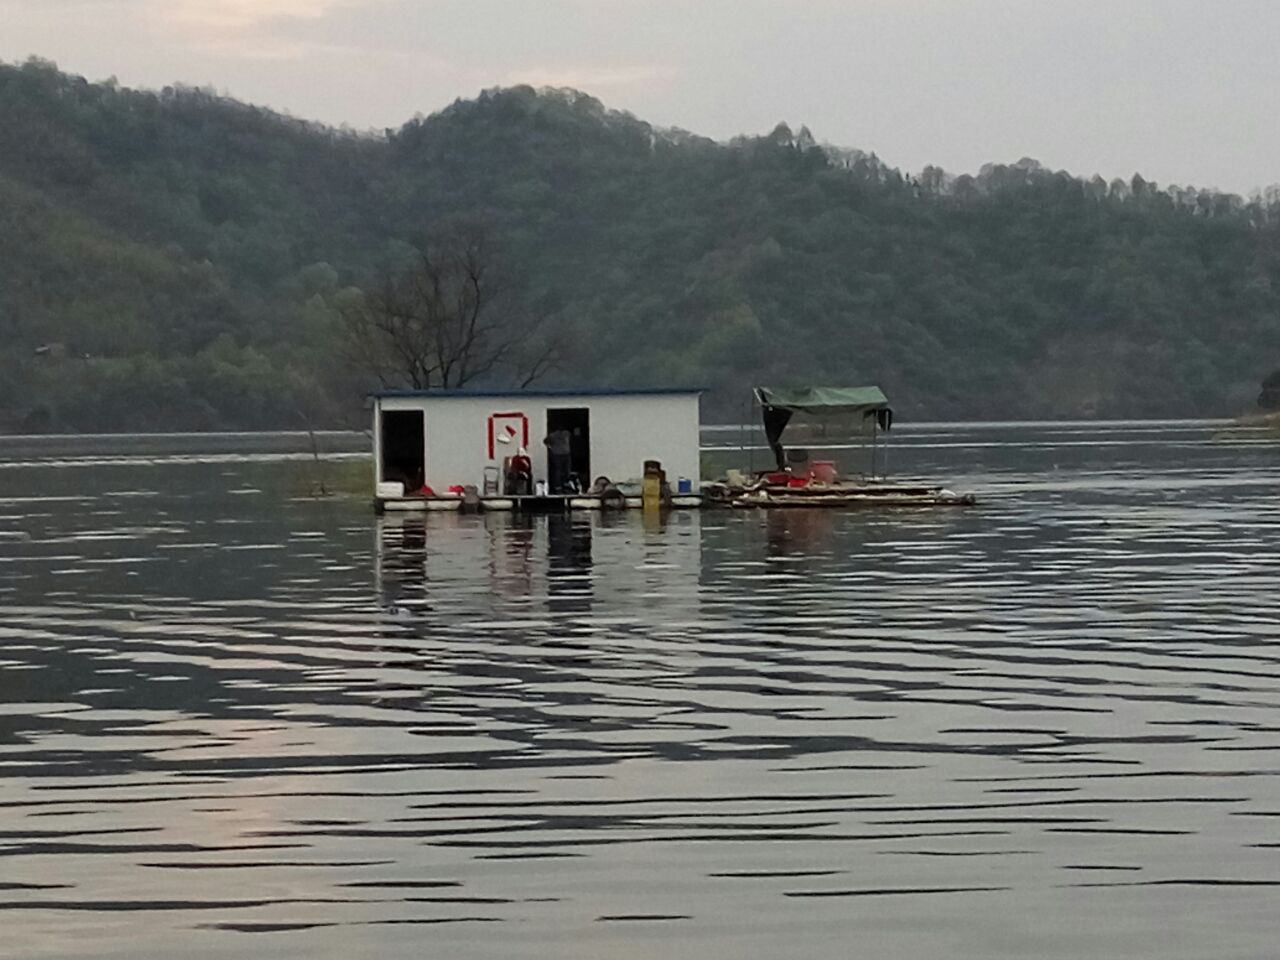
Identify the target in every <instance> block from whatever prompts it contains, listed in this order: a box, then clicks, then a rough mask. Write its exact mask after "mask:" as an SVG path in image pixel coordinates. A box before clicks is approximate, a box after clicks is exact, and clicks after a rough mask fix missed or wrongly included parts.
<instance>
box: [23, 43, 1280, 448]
mask: <svg viewBox="0 0 1280 960" xmlns="http://www.w3.org/2000/svg"><path fill="white" fill-rule="evenodd" d="M462 218H465V219H467V220H469V221H475V222H483V223H484V224H485V225H486V229H487V230H488V231H489V234H490V235H491V236H492V237H494V238H495V239H496V241H497V246H498V248H499V251H500V259H501V263H502V265H503V267H504V269H505V270H506V272H507V275H508V276H509V277H510V278H511V281H512V282H513V283H514V284H515V286H516V290H517V292H518V296H519V298H520V299H521V301H522V302H523V303H524V304H526V305H527V307H528V308H529V311H530V313H531V314H536V315H538V316H541V317H546V318H550V320H551V322H553V323H554V324H555V326H556V329H557V330H558V331H559V333H560V336H561V338H562V342H563V343H564V344H565V345H566V348H565V350H564V355H563V358H562V361H561V364H560V367H559V369H558V370H556V371H555V372H553V374H552V375H551V376H550V378H549V380H548V381H547V382H548V383H553V384H554V383H557V382H558V383H562V384H587V385H635V384H644V385H652V384H701V385H705V386H708V387H711V388H713V393H712V395H711V396H710V397H709V400H708V403H707V405H706V411H707V413H708V415H710V416H711V417H712V418H714V419H732V418H733V417H735V416H736V415H738V413H739V412H740V410H741V408H742V403H743V400H744V399H745V396H746V389H747V387H749V386H750V385H751V384H753V383H757V382H779V383H784V382H792V383H817V382H829V383H863V382H875V383H879V384H880V385H881V386H883V387H884V389H885V390H886V392H887V393H888V394H889V395H890V397H891V398H892V399H893V400H894V401H895V403H896V405H897V406H898V408H899V410H900V412H901V415H902V416H905V417H910V418H922V417H930V418H938V417H943V418H1001V419H1005V418H1027V417H1069V416H1108V417H1109V416H1180V415H1198V414H1231V413H1236V412H1239V411H1241V410H1244V409H1246V408H1248V407H1249V406H1250V405H1252V404H1253V403H1254V401H1255V399H1256V397H1257V395H1258V389H1259V386H1258V385H1259V383H1260V381H1261V380H1262V378H1263V377H1264V376H1265V375H1266V374H1267V373H1268V372H1269V371H1271V370H1272V369H1274V368H1275V367H1277V366H1278V365H1280V204H1277V203H1276V202H1275V201H1274V198H1273V199H1272V200H1271V201H1270V202H1268V200H1267V199H1255V200H1251V201H1245V200H1242V199H1240V198H1238V197H1234V196H1228V195H1221V194H1214V193H1209V192H1202V191H1196V190H1192V189H1185V190H1184V189H1179V188H1163V187H1162V188H1157V187H1156V185H1154V184H1148V183H1144V182H1143V181H1142V179H1141V178H1140V177H1134V178H1133V179H1132V180H1130V181H1119V180H1117V181H1113V182H1111V183H1106V182H1103V181H1101V180H1099V179H1096V178H1095V179H1094V180H1081V179H1076V178H1073V177H1071V176H1069V175H1067V174H1065V173H1057V172H1053V171H1050V170H1047V169H1044V168H1042V167H1040V166H1039V165H1038V164H1036V163H1034V162H1032V161H1027V160H1024V161H1020V162H1018V163H1016V164H1013V165H1010V166H990V167H987V168H984V169H983V170H982V171H981V172H980V173H979V174H977V175H974V176H959V177H951V176H948V175H947V174H945V173H943V172H942V171H940V170H937V169H933V168H928V169H926V170H925V171H923V172H922V173H921V174H919V175H914V174H913V175H909V176H908V175H904V174H901V173H899V172H898V171H896V170H893V169H890V168H888V167H886V166H885V165H883V164H882V163H880V162H879V161H878V160H877V159H876V158H875V156H874V155H865V154H861V153H858V152H856V151H843V150H838V149H833V148H830V147H824V146H821V145H819V144H818V143H816V142H815V141H814V138H813V137H812V136H811V135H810V134H809V133H808V131H807V130H803V129H802V130H800V131H799V132H798V133H796V132H793V131H791V130H790V129H788V128H786V127H785V126H780V127H779V128H778V129H777V130H775V131H774V132H773V133H771V134H770V135H768V136H764V137H754V138H741V139H739V140H735V141H733V142H732V143H728V144H722V143H716V142H713V141H710V140H706V139H702V138H699V137H697V136H694V135H691V134H687V133H683V132H679V131H670V130H661V129H658V128H655V127H652V126H650V125H649V124H646V123H644V122H642V121H640V120H637V119H635V118H633V117H631V116H629V115H626V114H620V113H616V112H611V111H608V110H606V109H605V108H604V107H603V106H602V105H601V104H600V103H599V102H598V101H596V100H594V99H592V98H591V97H589V96H586V95H584V94H580V93H576V92H570V91H543V92H535V91H533V90H531V89H528V88H513V89H507V90H499V91H493V92H489V93H485V94H483V95H481V96H480V97H479V98H478V99H477V100H474V101H462V102H458V103H455V104H454V105H452V106H450V107H449V108H447V109H445V110H443V111H441V112H439V113H436V114H434V115H432V116H430V117H426V118H422V119H416V120H413V121H411V122H409V123H408V124H406V125H405V126H404V127H403V128H401V129H399V130H391V131H386V132H385V133H384V134H380V135H372V134H360V135H357V134H354V133H351V132H348V131H338V130H333V129H329V128H325V127H322V126H319V125H316V124H311V123H306V122H303V121H299V120H295V119H292V118H289V117H284V116H280V115H278V114H275V113H272V112H270V111H267V110H262V109H258V108H254V107H251V106H247V105H244V104H241V103H238V102H235V101H232V100H229V99H226V98H223V97H219V96H217V95H214V94H212V93H210V92H207V91H202V90H195V89H167V90H164V91H162V92H158V93H150V92H135V91H129V90H124V89H121V88H119V87H117V86H115V85H110V84H108V85H94V84H89V83H86V82H85V81H84V80H82V79H80V78H78V77H73V76H68V75H65V74H63V73H60V72H58V71H57V70H56V69H55V68H54V67H52V66H51V65H48V64H44V63H39V62H31V63H28V64H25V65H22V66H0V429H9V430H19V429H35V430H54V429H78V430H121V429H165V430H176V429H203V428H233V427H244V428H251V427H274V426H298V425H301V424H303V423H305V422H311V423H314V424H317V425H338V424H341V423H350V422H360V418H361V417H362V403H361V399H360V397H361V393H362V391H363V389H364V388H365V387H367V386H368V385H369V384H368V383H367V381H366V380H365V379H364V378H363V377H362V375H361V373H360V371H359V370H357V369H355V368H354V367H353V366H352V364H351V362H350V361H349V359H348V358H347V355H346V353H345V352H344V350H343V349H341V344H342V340H343V337H342V320H341V316H342V309H343V304H344V302H347V301H350V300H351V298H355V297H358V296H359V293H358V291H359V290H361V289H371V288H372V287H374V286H376V285H377V284H378V283H379V282H380V280H381V278H382V277H383V276H384V275H385V274H386V272H387V271H388V270H391V269H393V268H395V267H396V266H397V265H399V264H401V263H403V262H404V261H405V260H406V258H407V257H408V256H409V255H410V254H411V253H412V251H413V245H414V244H416V243H422V242H424V241H425V240H426V239H429V238H430V237H431V236H432V233H433V230H435V229H436V228H437V226H438V225H440V224H443V223H446V222H451V221H457V220H459V219H462Z"/></svg>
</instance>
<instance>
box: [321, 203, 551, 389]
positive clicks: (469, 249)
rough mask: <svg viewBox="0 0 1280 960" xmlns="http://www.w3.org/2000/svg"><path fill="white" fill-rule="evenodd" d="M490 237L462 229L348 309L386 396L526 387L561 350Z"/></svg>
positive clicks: (360, 352)
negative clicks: (492, 385) (393, 390)
mask: <svg viewBox="0 0 1280 960" xmlns="http://www.w3.org/2000/svg"><path fill="white" fill-rule="evenodd" d="M512 300H513V298H512V296H511V291H510V290H509V289H508V288H507V286H506V284H505V283H504V281H503V279H502V278H501V277H500V275H499V271H498V268H497V266H496V260H495V257H494V256H493V253H492V250H491V248H490V245H489V243H488V242H487V239H486V237H485V234H484V232H483V231H482V230H479V229H477V228H456V229H453V230H451V231H448V232H447V233H444V234H443V235H442V237H441V239H439V240H437V241H435V242H432V243H428V244H426V245H423V246H421V247H419V249H418V250H417V253H416V257H415V260H414V262H413V263H412V264H411V265H410V266H409V267H408V268H407V269H405V270H404V271H403V272H401V273H398V274H394V275H389V276H388V277H387V278H386V279H385V280H384V281H383V283H382V285H381V286H380V287H379V288H378V289H377V290H375V291H373V292H371V293H366V294H365V295H364V297H363V298H361V299H360V300H359V301H356V302H354V303H352V304H350V305H349V306H348V308H347V309H346V310H344V314H343V315H344V319H345V321H346V326H347V332H348V335H349V340H350V345H351V348H352V351H353V353H354V355H355V358H356V360H357V361H358V362H359V363H360V364H361V365H362V366H364V367H365V368H366V369H367V370H368V371H369V372H370V373H371V374H373V375H374V376H376V377H377V378H378V381H379V382H380V383H381V384H382V385H383V386H384V387H411V388H413V389H415V390H431V389H456V388H458V387H463V386H466V385H467V384H468V383H471V382H472V381H475V380H485V379H488V380H498V379H501V380H505V381H508V382H514V383H517V384H519V385H520V386H521V387H527V386H529V385H530V384H531V383H533V382H534V381H535V380H537V379H539V378H540V377H542V376H545V375H546V374H547V373H548V372H549V371H550V370H551V369H553V368H554V366H555V364H556V362H557V359H558V355H559V351H558V349H557V344H556V342H555V340H554V339H553V338H552V337H549V336H547V335H546V332H545V331H544V330H543V327H544V326H545V325H544V324H543V322H542V319H541V318H540V317H537V316H534V315H531V314H530V313H528V312H527V311H525V310H521V309H519V308H518V307H517V306H515V305H514V304H513V302H512Z"/></svg>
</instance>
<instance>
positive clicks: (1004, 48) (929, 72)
mask: <svg viewBox="0 0 1280 960" xmlns="http://www.w3.org/2000/svg"><path fill="white" fill-rule="evenodd" d="M1277 41H1280V2H1277V0H1012V2H1011V0H0V59H4V60H9V61H17V60H22V59H25V58H26V57H27V56H29V55H33V54H34V55H38V56H41V57H45V58H47V59H51V60H55V61H57V63H58V64H59V66H61V67H62V68H63V69H64V70H67V71H69V72H73V73H80V74H83V75H85V76H87V77H89V78H90V79H105V78H107V77H109V76H112V75H114V76H116V77H117V78H118V79H119V80H120V82H121V83H124V84H127V85H130V86H145V87H153V88H158V87H162V86H165V85H166V84H169V83H172V82H174V81H181V82H184V83H190V84H199V85H210V86H213V87H216V88H218V89H219V90H223V91H226V92H228V93H230V94H233V95H234V96H237V97H239V98H241V99H244V100H248V101H252V102H254V103H259V104H265V105H268V106H271V107H274V108H276V109H280V110H286V111H288V112H290V113H292V114H294V115H296V116H300V117H306V118H309V119H317V120H323V121H326V122H329V123H335V124H338V123H346V124H350V125H351V126H354V127H357V128H382V127H388V126H399V125H400V124H401V123H403V122H404V121H405V120H407V119H408V118H409V117H411V116H413V115H414V114H415V113H431V112H433V111H435V110H438V109H440V108H441V107H443V106H445V105H447V104H448V103H450V102H451V101H452V100H454V99H455V98H457V97H471V96H474V95H475V94H476V93H477V92H479V91H480V90H482V89H484V88H486V87H491V86H497V85H509V84H514V83H531V84H534V85H538V86H541V85H553V86H572V87H577V88H579V89H582V90H585V91H587V92H588V93H591V94H593V95H595V96H597V97H599V98H600V99H602V100H603V101H604V102H605V103H606V104H608V105H609V106H611V107H617V108H620V109H625V110H629V111H631V112H632V113H635V114H636V115H637V116H639V117H641V118H642V119H645V120H648V121H650V122H652V123H655V124H659V125H663V126H678V127H683V128H685V129H687V130H692V131H694V132H696V133H701V134H706V135H708V136H713V137H716V138H719V139H724V138H727V137H730V136H733V135H734V134H737V133H743V132H746V133H765V132H767V131H768V130H770V129H772V127H773V126H774V125H775V124H776V123H777V122H778V121H780V120H786V121H787V122H789V123H790V124H792V126H794V127H798V126H799V125H800V124H807V125H808V126H809V127H810V129H811V130H812V131H813V133H814V135H815V136H816V137H817V138H818V139H819V140H820V141H829V142H832V143H837V144H840V145H842V146H851V147H860V148H862V149H864V150H874V151H876V152H877V153H879V154H880V156H881V157H882V158H883V159H885V160H886V161H888V162H889V163H891V164H893V165H895V166H900V167H903V168H904V169H907V170H912V171H914V170H919V169H920V168H921V167H922V166H924V165H925V164H926V163H934V164H939V165H941V166H943V167H945V168H947V169H948V170H950V171H953V172H957V173H959V172H965V171H975V170H977V168H978V167H980V166H981V165H982V164H983V163H985V162H988V161H1004V162H1009V161H1013V160H1017V159H1018V158H1020V157H1024V156H1031V157H1035V158H1037V159H1038V160H1040V161H1041V162H1043V163H1045V164H1046V165H1048V166H1050V167H1054V168H1065V169H1068V170H1070V171H1071V172H1073V173H1077V174H1084V175H1089V174H1093V173H1095V172H1098V173H1102V174H1103V175H1104V176H1106V177H1108V178H1110V177H1113V176H1124V177H1128V176H1130V175H1132V174H1133V173H1134V172H1135V171H1141V172H1142V174H1143V175H1144V176H1145V177H1147V179H1149V180H1150V179H1154V180H1157V181H1159V182H1160V183H1179V184H1191V183H1193V184H1195V185H1197V186H1219V187H1221V188H1223V189H1228V190H1233V191H1237V192H1242V193H1244V192H1248V191H1249V190H1251V189H1253V188H1255V187H1260V186H1265V185H1267V184H1271V183H1276V182H1280V122H1277V110H1276V98H1277V94H1278V93H1280V43H1277Z"/></svg>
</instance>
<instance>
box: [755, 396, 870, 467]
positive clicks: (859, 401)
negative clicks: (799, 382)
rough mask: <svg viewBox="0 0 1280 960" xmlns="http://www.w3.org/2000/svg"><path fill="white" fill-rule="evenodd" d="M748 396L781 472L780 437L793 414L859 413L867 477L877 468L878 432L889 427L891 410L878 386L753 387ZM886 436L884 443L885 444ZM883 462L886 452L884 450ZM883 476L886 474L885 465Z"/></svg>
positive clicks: (782, 455) (782, 456)
mask: <svg viewBox="0 0 1280 960" xmlns="http://www.w3.org/2000/svg"><path fill="white" fill-rule="evenodd" d="M752 397H753V399H754V400H755V401H756V403H758V404H759V405H760V407H761V411H762V415H761V422H762V423H763V424H764V432H765V440H766V442H767V443H768V445H769V449H770V450H771V451H772V452H773V455H774V459H775V460H776V461H777V462H778V464H779V469H785V466H786V461H785V453H784V450H785V448H784V447H783V446H782V434H783V432H784V431H785V430H786V428H787V424H789V423H790V422H791V418H792V416H793V415H794V414H796V413H808V414H811V415H814V416H819V417H821V416H833V415H837V414H841V413H848V414H853V415H857V414H861V416H862V420H863V423H865V422H866V421H867V420H868V419H870V420H871V477H872V479H875V478H876V471H877V468H878V467H879V465H880V464H879V433H880V431H881V430H884V431H885V433H886V434H887V433H888V431H889V429H890V427H891V426H892V425H893V408H892V407H890V406H889V399H888V397H886V396H885V395H884V392H883V391H882V390H881V389H880V388H879V387H874V386H872V387H796V388H780V387H756V388H755V389H754V390H753V391H752ZM887 439H888V438H887V437H886V444H887ZM885 453H886V461H887V455H888V450H887V449H886V451H885ZM885 474H886V475H887V474H888V469H887V462H886V469H885Z"/></svg>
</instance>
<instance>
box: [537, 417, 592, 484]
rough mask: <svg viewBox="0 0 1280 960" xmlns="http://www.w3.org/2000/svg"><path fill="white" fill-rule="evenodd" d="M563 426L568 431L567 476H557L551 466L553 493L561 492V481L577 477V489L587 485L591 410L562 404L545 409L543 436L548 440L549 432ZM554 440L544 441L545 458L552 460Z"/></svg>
mask: <svg viewBox="0 0 1280 960" xmlns="http://www.w3.org/2000/svg"><path fill="white" fill-rule="evenodd" d="M560 430H563V431H565V432H566V433H568V435H569V477H567V478H562V477H559V476H558V474H557V471H556V470H555V469H552V470H551V471H550V473H551V474H552V476H551V477H550V480H551V487H552V492H553V493H557V492H558V493H565V492H568V491H567V490H565V489H563V487H564V485H565V484H570V485H571V483H572V481H574V480H576V481H577V489H578V490H585V489H587V487H589V486H591V480H592V476H591V411H590V410H588V409H587V408H586V407H565V408H563V409H559V410H548V411H547V438H548V439H549V440H550V439H552V438H553V435H554V434H555V433H556V432H557V431H560ZM554 450H555V446H554V444H548V451H547V452H548V458H549V460H551V461H553V460H554V458H555V454H554ZM557 481H560V482H561V486H562V489H561V490H558V491H557V490H556V489H555V487H556V485H557Z"/></svg>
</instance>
